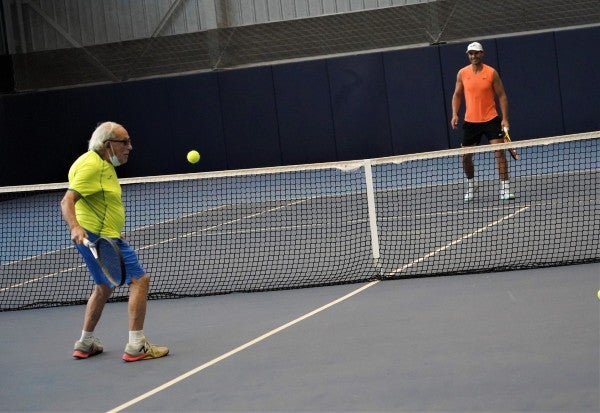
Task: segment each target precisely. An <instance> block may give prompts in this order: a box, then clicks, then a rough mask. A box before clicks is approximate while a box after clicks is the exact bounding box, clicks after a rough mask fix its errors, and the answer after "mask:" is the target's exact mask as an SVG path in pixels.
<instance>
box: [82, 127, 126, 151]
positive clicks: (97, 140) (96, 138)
mask: <svg viewBox="0 0 600 413" xmlns="http://www.w3.org/2000/svg"><path fill="white" fill-rule="evenodd" d="M118 127H122V126H121V125H119V124H118V123H115V122H103V123H101V124H99V125H98V126H97V127H96V129H95V130H94V133H92V138H91V139H90V142H89V144H88V149H89V150H90V151H99V150H100V149H102V146H104V143H105V142H106V141H107V140H109V139H115V138H117V134H116V133H115V129H117V128H118Z"/></svg>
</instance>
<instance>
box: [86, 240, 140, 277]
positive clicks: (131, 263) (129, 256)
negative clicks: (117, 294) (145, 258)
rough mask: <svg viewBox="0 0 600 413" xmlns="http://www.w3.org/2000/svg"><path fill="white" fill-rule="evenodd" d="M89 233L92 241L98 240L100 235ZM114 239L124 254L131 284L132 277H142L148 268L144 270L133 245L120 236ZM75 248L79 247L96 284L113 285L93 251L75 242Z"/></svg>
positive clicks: (126, 271)
mask: <svg viewBox="0 0 600 413" xmlns="http://www.w3.org/2000/svg"><path fill="white" fill-rule="evenodd" d="M87 233H88V237H89V240H90V241H92V242H96V240H97V239H98V238H99V236H98V235H96V234H92V233H91V232H89V231H87ZM112 239H113V240H114V241H115V242H116V243H117V245H118V247H119V250H120V251H121V254H123V261H124V262H125V283H126V284H128V285H129V284H131V279H132V278H140V277H142V276H143V275H144V274H146V270H144V268H143V267H142V265H141V264H140V262H139V260H138V257H137V255H136V253H135V251H134V250H133V248H131V246H130V245H129V244H128V243H127V242H125V241H123V240H122V239H120V238H112ZM75 248H77V250H78V251H79V253H80V254H81V256H82V257H83V260H84V261H85V264H86V265H87V267H88V269H89V270H90V273H91V274H92V278H93V279H94V284H106V285H108V286H110V287H112V285H111V284H110V282H109V281H108V279H107V278H106V276H105V275H104V273H103V272H102V270H101V269H100V266H99V265H98V263H97V262H96V259H95V258H94V255H93V254H92V251H91V250H90V249H89V248H88V247H86V246H85V245H79V244H75Z"/></svg>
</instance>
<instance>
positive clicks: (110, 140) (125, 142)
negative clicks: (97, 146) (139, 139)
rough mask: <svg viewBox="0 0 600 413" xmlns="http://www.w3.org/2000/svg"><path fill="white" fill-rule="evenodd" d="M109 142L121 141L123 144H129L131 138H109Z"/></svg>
mask: <svg viewBox="0 0 600 413" xmlns="http://www.w3.org/2000/svg"><path fill="white" fill-rule="evenodd" d="M108 141H109V142H119V143H122V144H123V146H129V145H131V138H127V139H109V140H108Z"/></svg>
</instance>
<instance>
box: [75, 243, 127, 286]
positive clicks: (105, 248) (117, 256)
mask: <svg viewBox="0 0 600 413" xmlns="http://www.w3.org/2000/svg"><path fill="white" fill-rule="evenodd" d="M83 244H84V245H85V246H86V247H88V248H89V249H90V250H91V251H92V254H93V255H94V258H95V259H96V262H98V265H100V268H101V269H102V272H103V273H104V275H106V278H107V279H108V281H110V283H111V284H112V285H113V287H119V286H121V285H123V284H124V283H125V262H124V261H123V255H122V254H121V251H120V250H119V247H118V245H117V243H116V242H114V241H113V240H112V239H110V238H106V237H100V238H98V239H97V240H96V242H91V241H90V240H88V239H87V238H86V239H84V240H83Z"/></svg>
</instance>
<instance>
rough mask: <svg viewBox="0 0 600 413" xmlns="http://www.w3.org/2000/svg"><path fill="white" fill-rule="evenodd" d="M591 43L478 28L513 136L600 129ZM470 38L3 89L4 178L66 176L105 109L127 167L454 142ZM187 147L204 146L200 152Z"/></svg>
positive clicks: (356, 154) (238, 163)
mask: <svg viewBox="0 0 600 413" xmlns="http://www.w3.org/2000/svg"><path fill="white" fill-rule="evenodd" d="M471 40H478V39H471ZM599 42H600V27H591V28H580V29H573V30H564V31H556V32H553V33H541V34H540V33H538V34H531V35H521V36H514V37H503V38H498V39H487V40H482V41H481V43H482V44H483V46H484V49H485V63H487V64H489V65H491V66H493V67H495V68H496V69H497V70H498V72H499V73H500V76H501V78H502V80H503V82H504V85H505V88H506V91H507V94H508V98H509V107H510V122H511V130H512V136H513V138H515V139H517V140H519V139H528V138H534V137H544V136H552V135H560V134H563V133H577V132H584V131H593V130H600V105H599V104H598V96H600V69H599V67H600V54H598V53H594V50H595V49H594V45H596V44H598V43H599ZM468 43H469V41H465V42H461V43H457V44H447V45H439V46H428V47H423V48H416V49H404V50H397V51H388V52H374V53H370V54H358V55H354V56H346V57H337V58H327V59H320V60H314V61H304V62H294V63H288V64H283V65H272V66H262V67H254V68H246V69H239V70H228V71H221V72H211V73H198V74H193V75H186V76H176V77H171V78H159V79H147V80H140V81H132V82H122V83H114V84H107V85H94V86H86V87H80V88H69V89H63V90H53V91H45V92H37V93H25V94H10V95H0V144H1V145H2V161H1V162H0V186H4V185H20V184H34V183H47V182H64V181H66V179H67V172H68V168H69V166H70V165H71V163H72V162H73V160H74V159H75V158H76V157H77V156H79V155H80V154H81V153H82V152H84V151H85V150H86V149H87V141H88V140H89V138H90V135H91V133H92V131H93V129H94V127H95V126H96V124H97V123H98V122H102V121H105V120H114V121H116V122H119V123H122V124H123V125H125V127H126V128H127V129H128V131H129V133H130V135H131V138H132V140H133V146H134V150H133V153H132V154H131V158H130V161H129V162H128V163H127V164H126V165H124V166H123V167H121V168H119V175H120V176H122V177H127V176H145V175H160V174H171V173H185V172H195V171H211V170H225V169H239V168H253V167H265V166H276V165H282V164H285V165H288V164H300V163H314V162H326V161H335V160H340V161H341V160H349V159H366V158H375V157H380V156H390V155H396V154H404V153H411V152H424V151H431V150H437V149H444V148H448V147H450V148H454V147H458V146H460V142H461V138H462V128H461V127H462V119H463V117H464V102H463V105H462V108H461V111H460V118H461V122H460V124H459V128H458V129H456V130H454V129H451V128H450V124H449V120H450V116H451V100H452V94H453V92H454V86H455V83H456V74H457V72H458V70H459V69H460V68H462V67H464V66H467V65H468V64H469V60H468V59H467V55H466V53H465V52H466V48H467V44H468ZM190 149H197V150H199V151H200V152H201V153H202V160H201V161H200V162H199V163H198V164H196V165H190V164H189V163H187V161H186V160H185V154H186V153H187V152H188V151H189V150H190Z"/></svg>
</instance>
